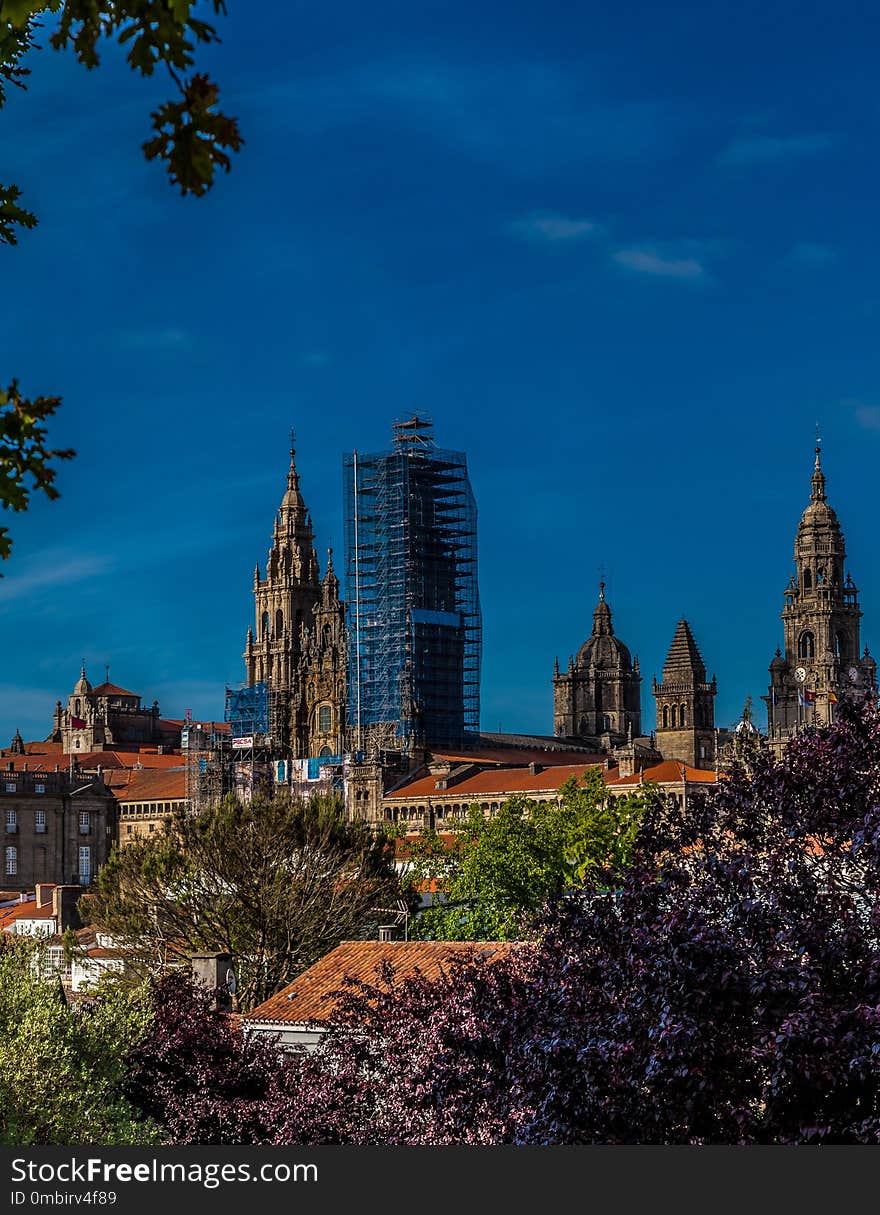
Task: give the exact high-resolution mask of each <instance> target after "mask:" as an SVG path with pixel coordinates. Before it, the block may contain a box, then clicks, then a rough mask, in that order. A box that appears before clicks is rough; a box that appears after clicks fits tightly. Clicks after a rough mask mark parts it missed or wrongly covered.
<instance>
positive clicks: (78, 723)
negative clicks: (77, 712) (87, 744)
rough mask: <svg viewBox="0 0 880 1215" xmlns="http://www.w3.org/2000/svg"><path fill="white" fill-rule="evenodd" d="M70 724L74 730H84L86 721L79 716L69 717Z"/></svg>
mask: <svg viewBox="0 0 880 1215" xmlns="http://www.w3.org/2000/svg"><path fill="white" fill-rule="evenodd" d="M70 724H71V726H72V728H73V729H74V730H84V729H85V728H86V723H85V722H84V721H83V719H82V718H81V717H71V719H70Z"/></svg>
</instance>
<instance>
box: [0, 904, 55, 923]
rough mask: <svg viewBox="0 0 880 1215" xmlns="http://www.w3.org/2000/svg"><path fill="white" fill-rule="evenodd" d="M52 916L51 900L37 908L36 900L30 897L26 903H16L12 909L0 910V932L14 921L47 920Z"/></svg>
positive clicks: (4, 908)
mask: <svg viewBox="0 0 880 1215" xmlns="http://www.w3.org/2000/svg"><path fill="white" fill-rule="evenodd" d="M53 915H54V912H53V910H52V900H51V899H50V900H49V902H48V903H44V904H43V906H42V907H38V906H37V900H36V898H35V897H31V898H29V899H28V901H27V902H26V903H16V904H15V906H14V907H3V908H2V909H0V930H3V929H8V928H9V926H10V925H11V924H14V923H15V921H16V920H49V919H51V918H52V916H53Z"/></svg>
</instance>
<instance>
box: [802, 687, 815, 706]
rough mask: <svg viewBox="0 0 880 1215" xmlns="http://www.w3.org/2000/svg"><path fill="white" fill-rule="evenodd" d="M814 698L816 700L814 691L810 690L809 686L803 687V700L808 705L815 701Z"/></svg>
mask: <svg viewBox="0 0 880 1215" xmlns="http://www.w3.org/2000/svg"><path fill="white" fill-rule="evenodd" d="M815 700H816V693H815V692H813V691H811V690H810V689H809V688H804V702H805V703H806V704H808V705H811V704H813V703H814V702H815Z"/></svg>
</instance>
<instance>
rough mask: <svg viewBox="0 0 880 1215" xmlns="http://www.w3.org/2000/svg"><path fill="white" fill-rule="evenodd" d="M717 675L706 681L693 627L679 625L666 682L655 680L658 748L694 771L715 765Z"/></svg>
mask: <svg viewBox="0 0 880 1215" xmlns="http://www.w3.org/2000/svg"><path fill="white" fill-rule="evenodd" d="M717 690H718V689H717V686H716V683H715V676H714V675H713V676H712V680H711V682H710V681H709V680H707V678H706V664H705V663H704V662H703V659H702V656H701V655H700V651H699V649H698V648H697V643H696V641H694V635H693V633H692V632H691V626H690V625H689V624H688V622H687V621H686V620H684V619H682V620H680V621H679V622H678V627H677V628H676V630H675V636H674V637H673V638H672V645H671V646H670V647H669V654H668V656H667V659H666V662H665V663H664V664H663V679H662V681H661V682H660V683H658V682H657V680H656V679H655V680H654V699H655V701H656V702H657V735H656V737H657V749H658V750H659V751H660V752H661V754H662V755H663V758H664V759H677V760H680V761H681V762H682V763H685V764H690V766H691V767H693V768H711V767H713V765H714V763H715V704H714V700H715V693H716V692H717Z"/></svg>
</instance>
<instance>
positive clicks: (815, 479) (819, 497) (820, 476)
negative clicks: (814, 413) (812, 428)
mask: <svg viewBox="0 0 880 1215" xmlns="http://www.w3.org/2000/svg"><path fill="white" fill-rule="evenodd" d="M810 484H811V485H812V493H811V494H810V498H811V500H812V501H813V502H824V501H825V474H824V473H823V472H822V437H821V435H820V434H819V427H818V425H817V426H816V463H815V464H814V466H813V476H812V477H811V478H810Z"/></svg>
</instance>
